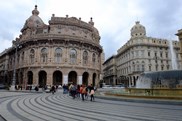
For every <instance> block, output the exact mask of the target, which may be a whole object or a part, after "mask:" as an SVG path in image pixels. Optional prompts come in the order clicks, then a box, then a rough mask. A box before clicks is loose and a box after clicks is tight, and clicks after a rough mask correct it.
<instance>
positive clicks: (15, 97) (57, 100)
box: [0, 91, 182, 121]
mask: <svg viewBox="0 0 182 121" xmlns="http://www.w3.org/2000/svg"><path fill="white" fill-rule="evenodd" d="M0 115H1V116H2V117H4V119H6V120H7V121H182V117H181V115H182V105H167V104H148V103H137V102H125V101H114V100H105V99H98V98H96V99H95V101H94V102H91V101H90V100H89V99H88V100H86V101H82V100H81V99H79V98H76V99H72V98H71V97H70V96H68V95H67V94H62V92H56V93H55V94H54V95H53V94H51V93H22V92H6V91H3V92H0ZM0 121H3V119H1V118H0Z"/></svg>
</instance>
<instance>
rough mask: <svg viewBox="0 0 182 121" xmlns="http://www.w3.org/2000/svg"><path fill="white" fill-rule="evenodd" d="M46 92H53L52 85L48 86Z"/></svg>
mask: <svg viewBox="0 0 182 121" xmlns="http://www.w3.org/2000/svg"><path fill="white" fill-rule="evenodd" d="M45 92H46V93H49V92H51V85H47V86H46V89H45Z"/></svg>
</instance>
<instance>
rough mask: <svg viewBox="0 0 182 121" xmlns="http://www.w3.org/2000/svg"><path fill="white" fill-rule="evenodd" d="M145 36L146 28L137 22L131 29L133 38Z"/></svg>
mask: <svg viewBox="0 0 182 121" xmlns="http://www.w3.org/2000/svg"><path fill="white" fill-rule="evenodd" d="M144 36H146V30H145V27H144V26H143V25H141V24H140V22H139V21H136V24H135V25H134V26H133V27H132V28H131V38H135V37H144Z"/></svg>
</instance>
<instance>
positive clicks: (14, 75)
mask: <svg viewBox="0 0 182 121" xmlns="http://www.w3.org/2000/svg"><path fill="white" fill-rule="evenodd" d="M15 48H16V50H15V64H14V68H13V80H12V84H11V90H15V86H16V66H17V48H18V45H17V44H16V45H15Z"/></svg>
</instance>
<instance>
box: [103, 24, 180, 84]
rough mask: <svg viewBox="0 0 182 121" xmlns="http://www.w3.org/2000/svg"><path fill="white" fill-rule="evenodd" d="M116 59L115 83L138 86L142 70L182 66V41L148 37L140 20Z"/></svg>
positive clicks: (159, 69) (168, 68)
mask: <svg viewBox="0 0 182 121" xmlns="http://www.w3.org/2000/svg"><path fill="white" fill-rule="evenodd" d="M170 42H171V43H172V46H170ZM171 48H172V49H171ZM174 58H175V60H174ZM115 60H116V70H117V71H116V74H115V75H117V78H116V79H115V83H116V84H124V85H125V86H127V87H134V86H136V81H137V79H138V77H139V75H140V74H141V73H142V72H148V71H149V72H152V71H163V70H172V69H181V68H182V64H181V57H180V43H179V42H178V41H172V40H167V39H159V38H153V37H147V36H146V30H145V27H144V26H143V25H141V24H140V22H139V21H137V22H136V24H135V25H134V26H133V27H132V28H131V38H130V39H129V40H128V41H127V43H125V44H124V45H123V46H122V47H121V48H119V49H118V51H117V55H116V57H115ZM106 62H107V60H106Z"/></svg>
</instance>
